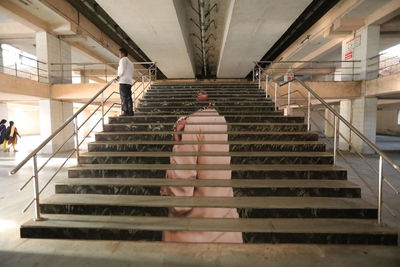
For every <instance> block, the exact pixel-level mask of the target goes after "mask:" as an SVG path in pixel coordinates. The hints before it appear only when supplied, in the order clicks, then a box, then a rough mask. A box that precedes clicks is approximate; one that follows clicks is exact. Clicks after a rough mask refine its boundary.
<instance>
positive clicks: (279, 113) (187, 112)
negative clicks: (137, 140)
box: [134, 109, 283, 116]
mask: <svg viewBox="0 0 400 267" xmlns="http://www.w3.org/2000/svg"><path fill="white" fill-rule="evenodd" d="M196 111H198V110H187V109H178V110H173V111H165V110H164V111H158V110H157V111H152V110H150V111H135V112H134V113H135V116H162V115H177V116H190V115H191V114H192V113H194V112H196ZM220 114H221V115H223V116H248V115H252V116H253V115H260V114H262V115H264V116H283V111H274V110H270V111H262V113H261V112H260V111H244V110H230V111H223V112H220ZM204 115H211V114H210V113H208V114H204Z"/></svg>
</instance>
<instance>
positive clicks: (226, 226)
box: [20, 215, 397, 246]
mask: <svg viewBox="0 0 400 267" xmlns="http://www.w3.org/2000/svg"><path fill="white" fill-rule="evenodd" d="M46 217H47V220H45V221H34V220H30V221H28V222H27V223H25V224H24V225H22V226H21V231H20V232H21V237H22V238H61V239H94V240H99V239H101V240H104V239H106V240H136V241H139V240H142V241H161V231H163V230H169V231H207V232H216V231H218V232H234V231H239V232H242V233H243V237H244V241H245V242H246V243H308V244H310V243H311V244H312V243H316V244H364V245H367V244H368V245H372V244H374V245H393V246H395V245H397V233H396V232H395V231H393V230H391V229H389V228H387V227H385V226H379V225H377V224H376V223H375V221H373V220H356V219H215V218H214V219H206V218H166V217H148V216H147V217H145V216H137V217H136V216H88V215H68V216H66V215H46Z"/></svg>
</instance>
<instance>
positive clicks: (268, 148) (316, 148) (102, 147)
mask: <svg viewBox="0 0 400 267" xmlns="http://www.w3.org/2000/svg"><path fill="white" fill-rule="evenodd" d="M229 148H230V151H232V152H256V151H259V152H274V151H276V152H279V151H280V152H325V145H324V144H296V145H293V144H234V145H230V146H229ZM88 150H89V152H116V151H120V152H128V151H129V152H157V151H172V145H169V144H168V145H166V144H96V143H89V144H88Z"/></svg>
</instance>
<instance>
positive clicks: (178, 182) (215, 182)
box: [56, 178, 360, 188]
mask: <svg viewBox="0 0 400 267" xmlns="http://www.w3.org/2000/svg"><path fill="white" fill-rule="evenodd" d="M56 185H131V186H141V185H142V186H146V185H147V186H162V185H168V186H207V187H215V186H217V187H237V188H268V187H272V188H287V187H290V188H360V187H359V186H358V185H356V184H354V183H352V182H349V181H343V180H294V179H293V180H284V179H282V180H269V179H229V180H227V179H204V180H203V179H195V180H188V179H162V178H90V179H88V178H69V179H64V180H60V181H57V182H56Z"/></svg>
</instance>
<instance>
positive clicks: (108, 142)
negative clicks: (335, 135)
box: [90, 140, 324, 145]
mask: <svg viewBox="0 0 400 267" xmlns="http://www.w3.org/2000/svg"><path fill="white" fill-rule="evenodd" d="M90 144H163V145H179V144H231V145H236V144H239V145H242V144H256V145H261V144H273V145H274V144H275V145H280V144H293V145H299V144H300V145H301V144H311V145H321V144H324V143H323V142H321V141H286V140H282V141H256V140H254V141H253V140H251V141H248V140H238V141H233V140H232V141H197V142H189V141H179V142H177V141H169V140H159V141H157V140H135V141H128V140H123V141H95V142H91V143H90Z"/></svg>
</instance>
